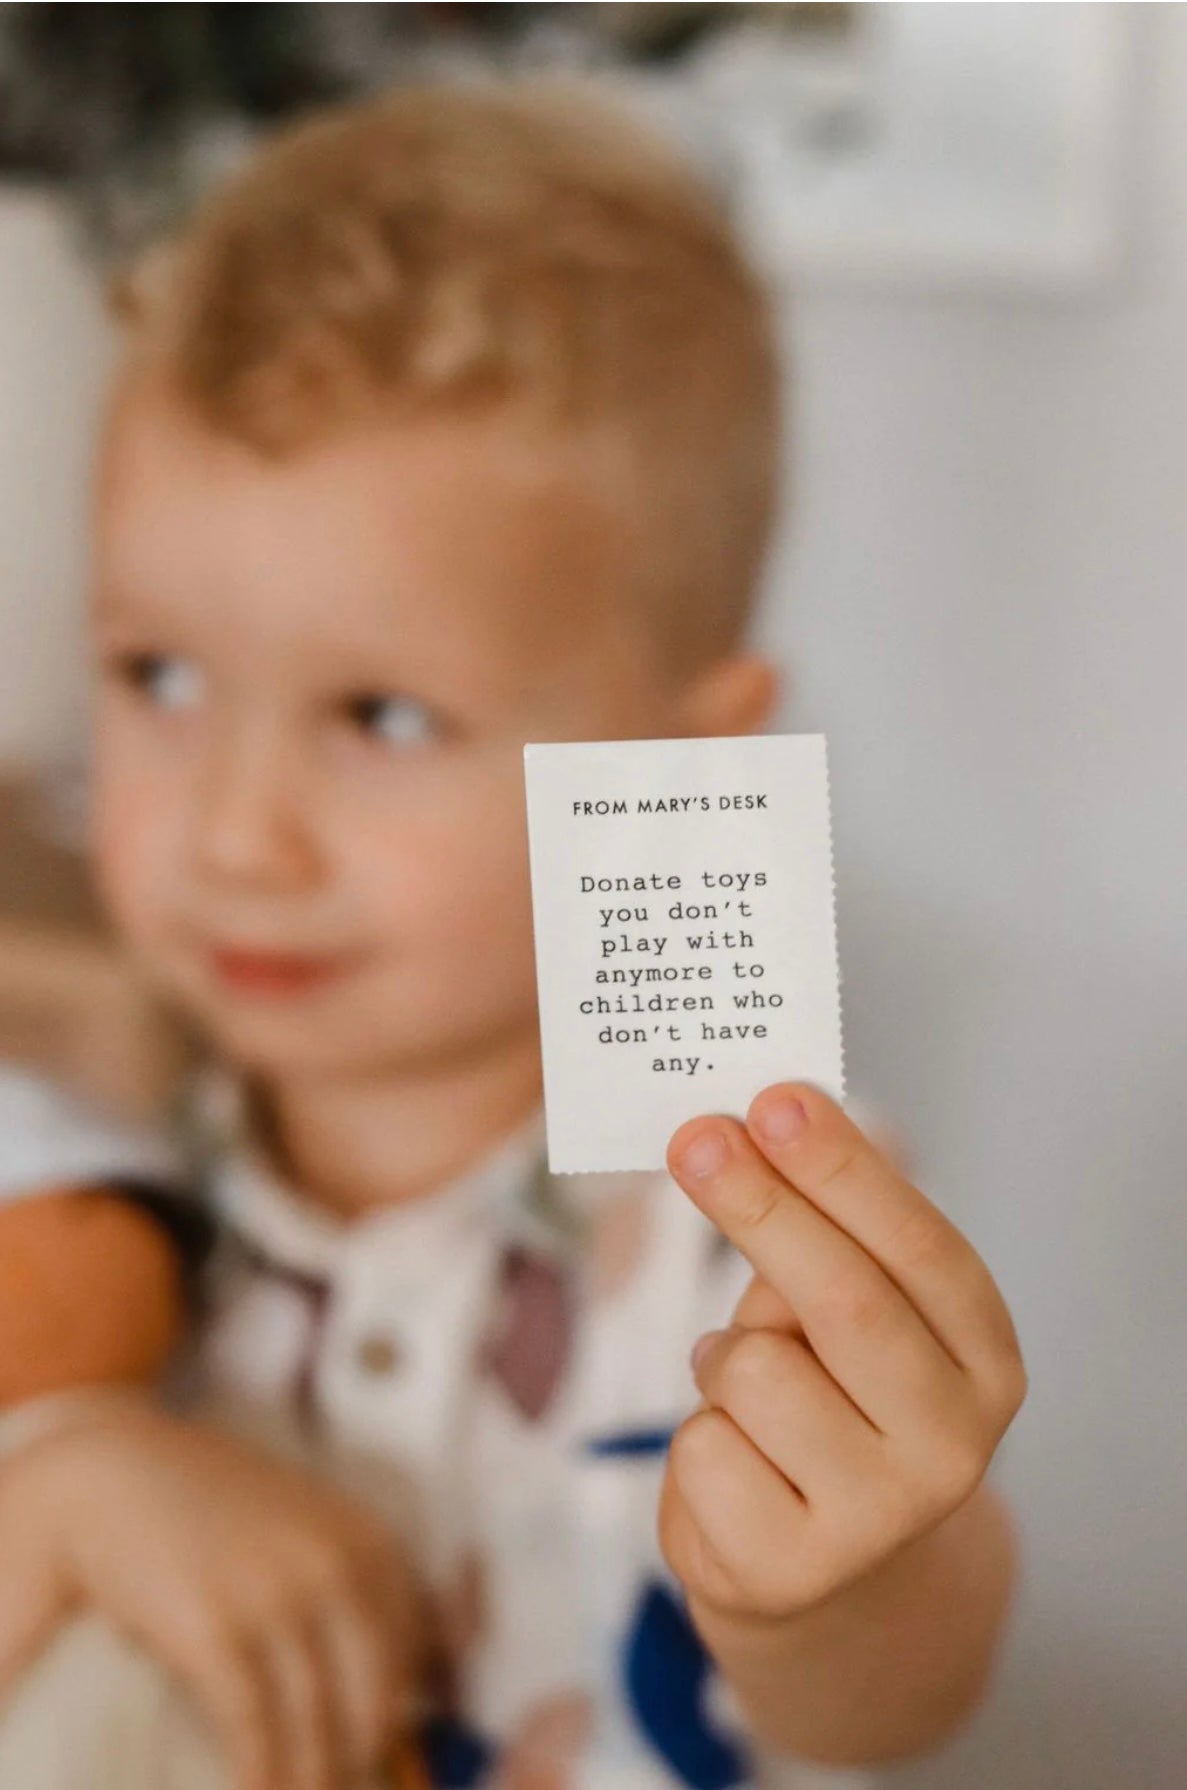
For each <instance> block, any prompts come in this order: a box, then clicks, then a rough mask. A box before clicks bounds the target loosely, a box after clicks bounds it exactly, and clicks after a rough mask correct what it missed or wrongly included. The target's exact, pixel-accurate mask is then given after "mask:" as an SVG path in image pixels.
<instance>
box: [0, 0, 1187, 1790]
mask: <svg viewBox="0 0 1187 1790" xmlns="http://www.w3.org/2000/svg"><path fill="white" fill-rule="evenodd" d="M1135 10H1140V11H1141V12H1142V13H1143V14H1144V15H1145V17H1144V19H1143V22H1142V31H1141V34H1140V35H1141V38H1142V44H1141V46H1140V47H1141V52H1142V53H1141V56H1140V63H1141V66H1140V67H1139V69H1138V76H1139V87H1140V91H1139V93H1138V95H1137V104H1136V105H1135V120H1136V124H1135V131H1136V139H1137V140H1136V141H1135V143H1134V146H1133V161H1134V169H1133V174H1134V181H1133V185H1134V193H1135V203H1136V212H1135V218H1134V231H1133V235H1134V241H1133V244H1132V254H1131V256H1130V258H1129V270H1128V271H1127V273H1126V275H1125V277H1124V278H1123V280H1122V281H1121V282H1119V283H1116V284H1114V285H1113V286H1112V287H1111V288H1110V289H1109V290H1107V291H1102V292H1100V293H1098V294H1096V295H1091V296H1088V297H1085V298H1082V299H1079V300H1076V301H1074V302H1071V303H1068V302H1054V301H1052V302H1041V301H1035V300H1023V299H1018V300H1015V301H1011V300H1010V299H1009V298H1008V297H1002V296H996V297H994V298H992V299H988V298H986V299H982V300H979V299H977V298H976V297H969V296H961V297H953V298H951V299H947V300H939V299H924V298H918V299H912V298H909V297H904V296H901V295H900V296H895V297H893V298H892V297H881V298H880V297H875V296H868V297H861V298H858V297H853V298H840V297H837V296H823V295H818V296H813V295H811V294H809V295H806V296H805V297H804V298H803V299H802V301H801V302H800V304H799V305H798V307H797V317H796V329H797V337H798V369H797V378H796V385H797V394H798V403H799V413H800V444H801V445H800V456H799V459H800V464H799V467H798V472H797V481H796V482H797V486H798V489H797V494H796V498H795V510H796V522H795V530H794V533H793V536H792V538H791V541H790V543H789V551H788V554H787V557H786V560H785V561H784V562H783V565H782V569H781V572H780V574H779V575H778V576H777V578H776V580H775V601H774V602H773V603H772V606H771V610H770V612H769V615H768V618H767V628H766V637H767V638H768V640H769V641H770V642H771V643H772V644H773V645H774V646H775V647H776V648H777V649H778V651H779V654H780V656H781V657H782V658H785V659H786V661H787V662H788V664H789V666H790V667H791V669H792V676H793V679H794V688H793V691H792V696H791V699H790V701H789V704H788V707H787V710H786V713H785V717H784V719H785V722H786V724H787V725H789V726H791V727H795V728H800V727H803V728H815V727H823V728H825V729H826V730H827V731H828V733H829V734H830V736H831V741H832V761H833V783H834V797H835V803H836V827H837V847H838V870H839V888H840V922H841V929H842V930H841V950H842V961H843V964H844V968H845V976H846V1017H847V1026H848V1058H849V1064H850V1070H851V1075H852V1079H853V1083H854V1086H855V1089H856V1090H858V1091H860V1092H863V1093H866V1094H868V1095H870V1096H872V1097H874V1099H875V1100H876V1101H877V1102H878V1103H879V1104H881V1105H883V1106H884V1107H885V1108H886V1109H887V1110H888V1111H889V1112H891V1113H893V1114H895V1115H897V1117H898V1118H899V1119H900V1121H901V1123H902V1126H903V1128H904V1129H905V1130H906V1131H907V1132H908V1133H909V1134H910V1135H912V1136H913V1137H914V1139H915V1141H916V1145H917V1150H918V1166H919V1170H920V1174H921V1177H922V1178H923V1179H924V1180H925V1183H926V1185H928V1186H929V1188H930V1189H931V1190H932V1191H933V1192H934V1193H935V1194H936V1195H937V1196H938V1197H939V1198H940V1199H941V1200H942V1202H943V1203H944V1204H945V1205H946V1206H947V1207H948V1209H949V1210H950V1211H951V1212H952V1213H953V1214H954V1215H955V1216H956V1217H957V1218H958V1220H959V1221H960V1222H961V1223H963V1224H964V1225H965V1226H966V1227H967V1228H968V1229H969V1230H970V1231H971V1233H972V1234H973V1236H974V1238H975V1239H976V1241H977V1242H978V1244H979V1245H980V1246H981V1247H982V1248H983V1250H984V1251H985V1253H986V1254H987V1255H988V1257H989V1259H990V1261H991V1263H992V1264H993V1266H994V1267H995V1269H996V1270H997V1271H998V1272H999V1274H1000V1276H1001V1278H1002V1280H1003V1282H1004V1284H1005V1286H1006V1288H1007V1291H1008V1293H1009V1295H1010V1297H1011V1300H1012V1302H1013V1304H1014V1307H1015V1309H1016V1312H1017V1315H1018V1319H1019V1325H1020V1329H1021V1331H1022V1335H1023V1340H1024V1343H1025V1345H1026V1351H1027V1355H1028V1358H1029V1361H1030V1365H1031V1371H1032V1379H1033V1390H1032V1393H1031V1397H1030V1401H1029V1405H1028V1407H1027V1410H1026V1412H1025V1414H1024V1417H1023V1419H1022V1420H1021V1421H1020V1423H1019V1425H1018V1429H1017V1432H1016V1436H1015V1438H1014V1440H1013V1442H1012V1443H1011V1445H1010V1447H1009V1450H1008V1453H1007V1457H1006V1461H1005V1478H1006V1480H1007V1481H1008V1483H1009V1485H1010V1487H1011V1489H1012V1491H1013V1494H1014V1496H1015V1499H1016V1502H1017V1506H1018V1509H1019V1512H1020V1516H1021V1522H1022V1526H1023V1530H1024V1533H1025V1542H1026V1550H1027V1569H1026V1585H1025V1590H1024V1595H1023V1600H1022V1606H1021V1609H1020V1612H1019V1622H1018V1627H1017V1632H1016V1636H1015V1640H1014V1644H1013V1647H1012V1650H1011V1654H1010V1657H1009V1660H1008V1663H1007V1667H1006V1670H1005V1673H1004V1675H1003V1680H1002V1683H1001V1685H1000V1686H999V1689H998V1692H997V1694H996V1696H995V1698H994V1700H993V1702H992V1704H991V1706H990V1708H989V1709H988V1710H987V1712H986V1714H985V1716H984V1718H983V1719H982V1720H981V1721H980V1722H979V1723H978V1725H977V1726H976V1727H975V1728H974V1730H973V1731H972V1733H971V1734H970V1735H969V1737H968V1739H967V1740H966V1741H964V1742H962V1743H961V1744H960V1745H959V1746H958V1747H957V1748H956V1749H955V1750H954V1751H951V1752H949V1753H948V1754H946V1755H945V1756H944V1757H943V1759H942V1760H940V1761H937V1762H936V1763H935V1764H934V1765H931V1766H927V1767H922V1768H912V1769H911V1770H909V1771H906V1772H904V1773H903V1782H904V1783H905V1784H907V1785H909V1786H910V1787H911V1790H939V1787H940V1786H944V1790H1002V1786H1003V1785H1008V1786H1009V1790H1122V1787H1125V1790H1129V1787H1130V1786H1132V1787H1133V1790H1171V1787H1172V1786H1174V1785H1177V1784H1179V1783H1182V1782H1184V1781H1187V1697H1185V1696H1184V1661H1185V1659H1187V1422H1185V1421H1184V1415H1183V1402H1184V1399H1183V1390H1182V1386H1181V1383H1180V1380H1179V1375H1180V1373H1181V1372H1183V1371H1184V1368H1185V1367H1187V1299H1185V1298H1184V1278H1185V1270H1187V1249H1185V1247H1184V1234H1185V1223H1184V1206H1185V1204H1187V1199H1185V1195H1187V1175H1185V1173H1184V1126H1183V1123H1182V1120H1181V1113H1180V1106H1179V1102H1180V1099H1181V1093H1180V1078H1181V1077H1182V1076H1183V1075H1184V1072H1185V1069H1187V1053H1185V1050H1184V1045H1185V1044H1187V1010H1185V1009H1187V1001H1185V994H1187V941H1185V936H1184V935H1185V932H1187V927H1185V925H1184V920H1185V918H1187V824H1185V814H1184V808H1185V804H1184V799H1183V784H1184V769H1185V767H1187V702H1185V700H1184V684H1185V668H1187V605H1185V604H1184V601H1183V598H1182V595H1181V589H1182V586H1183V584H1184V581H1185V578H1187V488H1185V481H1187V9H1185V8H1183V7H1181V6H1169V7H1160V8H1141V9H1135ZM64 255H65V249H64V247H63V242H62V239H61V237H60V235H59V234H58V233H57V232H56V231H55V230H54V229H53V228H51V227H50V225H49V224H48V222H47V221H46V219H45V217H44V216H43V215H40V214H38V213H37V211H36V208H32V209H31V208H29V207H27V206H25V204H24V202H23V201H22V202H20V203H19V204H18V203H16V202H13V201H11V200H9V199H4V198H0V753H4V752H8V753H11V752H13V751H15V750H18V749H19V750H21V751H25V752H29V753H34V754H36V753H42V754H44V753H45V752H47V751H49V750H51V749H55V748H57V747H58V746H59V745H60V744H61V743H62V742H63V741H64V740H67V739H68V738H69V737H70V736H71V734H72V733H73V732H74V731H75V729H76V725H77V724H76V720H75V716H76V714H77V683H76V680H75V675H74V671H73V663H74V657H75V651H76V646H75V638H74V619H75V616H76V614H77V605H78V590H79V567H80V562H81V517H82V497H81V493H82V487H83V477H84V469H85V462H86V432H87V429H86V425H87V418H88V416H89V413H90V412H91V410H92V407H93V403H94V398H95V392H96V388H97V383H98V380H99V377H100V374H101V369H102V363H103V360H104V354H105V345H104V340H103V335H102V329H101V325H100V323H99V320H98V316H97V310H96V307H95V305H94V302H93V299H92V298H91V297H90V295H89V294H88V293H87V292H86V290H85V288H84V287H82V286H81V285H80V284H79V283H78V282H77V280H76V278H75V276H74V275H73V273H71V272H70V271H69V270H68V268H67V267H66V265H65V263H64V260H63V257H64Z"/></svg>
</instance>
